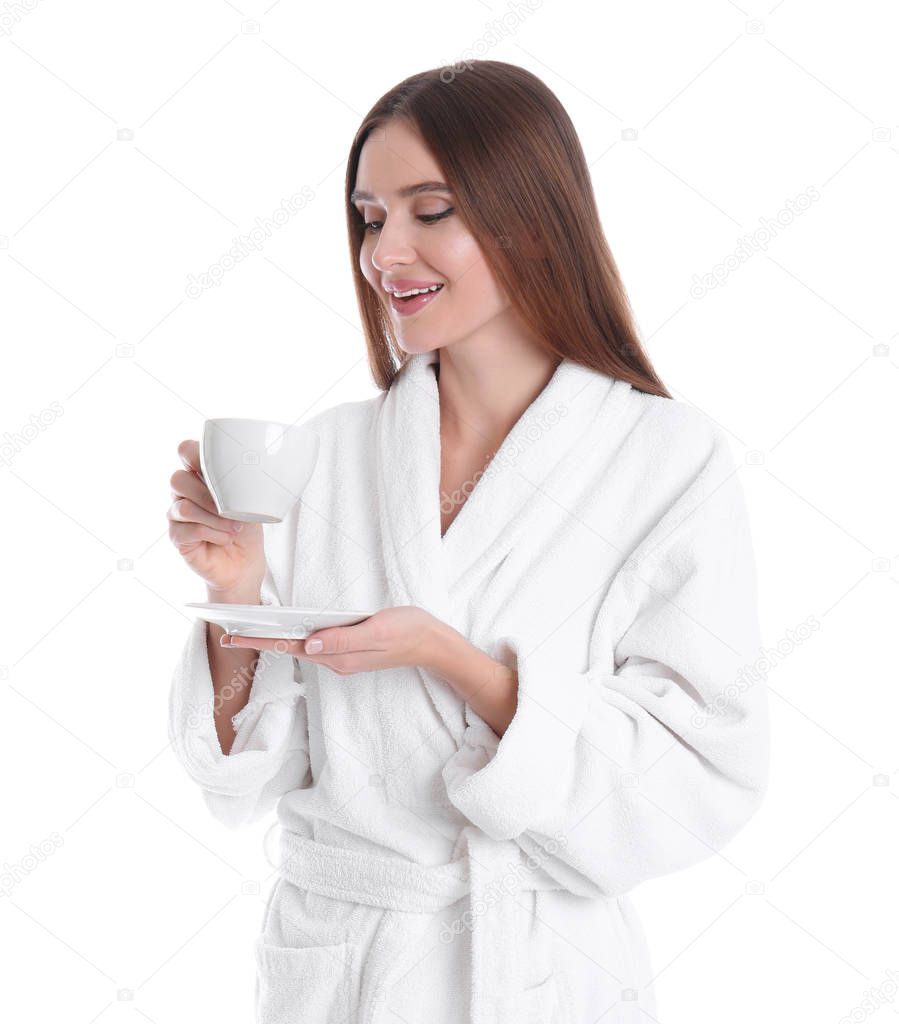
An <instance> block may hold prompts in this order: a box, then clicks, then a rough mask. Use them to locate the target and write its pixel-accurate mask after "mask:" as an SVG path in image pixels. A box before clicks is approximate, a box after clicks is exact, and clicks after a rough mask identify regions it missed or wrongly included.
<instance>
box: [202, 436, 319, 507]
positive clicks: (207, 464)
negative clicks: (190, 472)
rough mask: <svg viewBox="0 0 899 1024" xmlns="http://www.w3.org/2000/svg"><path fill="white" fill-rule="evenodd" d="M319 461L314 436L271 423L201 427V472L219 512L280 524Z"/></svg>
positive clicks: (298, 498) (316, 440)
mask: <svg viewBox="0 0 899 1024" xmlns="http://www.w3.org/2000/svg"><path fill="white" fill-rule="evenodd" d="M317 458H318V434H316V433H315V432H314V431H312V430H309V429H307V428H306V427H302V426H288V425H286V424H284V423H275V422H273V421H272V420H251V419H214V420H206V421H205V422H204V423H203V436H202V439H201V440H200V471H201V475H202V477H203V480H204V482H205V484H206V486H207V487H208V488H209V491H210V493H211V494H212V497H213V500H214V501H215V506H216V508H217V509H218V514H219V515H220V516H222V517H223V518H225V519H238V520H240V521H241V522H243V523H280V522H281V521H282V520H283V519H284V518H285V517H286V516H287V514H288V512H289V511H290V510H291V508H293V506H294V505H295V504H296V503H297V502H298V501H299V500H300V495H301V494H302V492H303V488H304V487H305V486H306V484H307V483H308V482H309V478H310V477H311V476H312V470H313V469H314V467H315V461H316V459H317Z"/></svg>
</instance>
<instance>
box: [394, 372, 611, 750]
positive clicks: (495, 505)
mask: <svg viewBox="0 0 899 1024" xmlns="http://www.w3.org/2000/svg"><path fill="white" fill-rule="evenodd" d="M437 359H438V356H437V353H436V352H427V353H418V354H416V355H413V356H411V357H410V358H409V360H408V361H407V362H406V364H405V365H404V366H403V368H402V369H401V370H400V372H399V373H398V375H397V377H396V378H395V380H394V381H393V383H392V385H391V387H390V390H389V391H388V392H387V394H386V396H385V399H384V402H383V404H382V406H381V409H380V414H379V418H378V423H377V458H378V512H379V516H380V520H381V524H380V525H381V539H382V544H383V554H384V567H385V572H386V577H387V579H386V582H387V588H388V592H389V593H390V596H391V599H392V601H393V602H394V604H395V605H401V604H413V605H416V606H418V607H421V608H424V609H426V610H427V611H429V612H430V613H431V614H432V615H434V616H435V617H436V618H438V619H441V620H442V621H444V622H446V623H448V624H449V625H451V626H452V627H453V628H454V629H458V630H459V631H460V632H461V633H463V635H466V636H469V637H470V638H471V639H472V642H478V637H479V632H480V631H479V630H478V629H477V624H476V623H473V622H472V621H471V620H470V618H469V619H468V620H463V618H462V615H463V614H468V615H469V616H471V614H472V611H473V610H472V609H471V608H469V607H468V602H467V601H465V600H462V599H459V600H455V599H453V597H452V596H451V595H452V594H453V592H454V591H455V590H456V589H460V590H461V591H464V590H465V582H466V578H467V577H468V576H470V575H477V574H478V573H479V572H480V571H484V570H485V569H486V570H488V571H492V569H493V568H494V567H498V566H499V565H500V564H501V562H502V560H503V559H504V557H505V556H506V554H508V552H509V551H510V550H511V549H512V547H513V546H514V545H515V544H516V543H526V540H527V535H528V533H529V531H530V530H537V531H538V533H539V530H540V523H541V522H542V523H543V529H544V530H545V529H546V503H547V501H549V502H550V504H551V503H552V497H551V496H549V497H548V496H547V495H548V493H549V491H548V489H550V488H551V489H553V490H554V489H555V486H556V485H557V484H558V482H559V477H560V476H561V475H562V474H565V473H572V472H574V473H577V472H578V471H581V472H582V471H583V467H582V466H573V465H572V464H571V463H572V454H573V453H574V452H575V451H576V450H577V449H578V448H579V447H580V448H583V446H584V444H585V443H587V441H588V437H589V433H590V431H589V426H590V424H591V423H592V422H593V421H594V420H595V419H596V417H597V415H598V411H599V407H600V405H601V404H602V399H603V398H604V397H605V395H606V393H607V392H608V389H609V388H610V386H611V385H612V384H613V383H614V381H613V379H612V378H611V377H607V376H605V375H603V374H601V373H598V372H597V371H595V370H592V369H589V368H587V367H583V366H580V365H579V364H577V363H573V362H571V361H569V360H563V361H562V362H561V363H560V364H559V366H558V367H557V368H556V372H555V373H554V375H553V376H552V378H551V379H550V381H549V382H548V383H547V385H546V387H545V388H544V389H543V390H542V391H541V392H540V394H539V395H538V396H537V397H536V398H535V399H534V401H533V402H532V403H531V405H530V406H529V407H528V408H527V409H526V410H525V412H524V413H523V414H522V416H521V417H520V418H519V420H518V421H517V422H516V423H515V424H514V426H513V427H512V429H511V431H510V432H509V434H508V436H507V437H506V439H505V442H504V443H503V445H502V447H501V448H500V450H499V451H498V452H496V453H495V455H494V456H493V458H492V459H491V461H490V463H489V464H488V466H487V467H486V469H485V470H484V472H483V474H482V475H481V476H480V477H479V478H478V480H477V483H476V484H475V486H474V489H473V490H472V491H471V493H470V495H469V497H468V499H467V500H466V501H465V503H464V504H463V506H462V508H461V509H460V510H459V511H458V513H457V514H456V517H455V519H454V520H453V522H452V524H451V525H450V528H449V529H448V530H447V533H446V536H445V537H441V535H440V500H441V495H440V405H439V393H438V387H437V379H436V375H435V369H436V363H437ZM559 511H560V512H561V513H562V514H567V512H566V510H564V509H560V510H559ZM550 518H552V517H550ZM505 589H506V588H504V590H505ZM512 597H513V595H511V594H509V593H508V592H504V593H503V594H496V597H495V600H496V601H509V600H510V599H512ZM493 612H494V609H493V608H488V607H482V608H479V609H474V614H475V615H476V616H477V618H478V619H479V620H480V621H483V622H488V621H490V619H491V618H492V615H493ZM418 671H419V674H420V675H421V678H422V681H423V683H424V685H425V687H426V689H427V691H428V693H429V695H430V697H431V699H432V701H433V702H434V706H435V708H436V709H437V712H438V713H439V714H440V716H441V718H442V719H443V721H444V722H445V724H446V726H447V728H448V729H449V731H450V734H451V735H452V736H453V738H454V740H455V741H456V743H457V745H460V744H461V742H462V735H463V732H464V729H465V705H464V702H463V701H462V700H460V698H459V697H458V696H457V695H456V694H455V691H453V690H452V688H451V687H450V686H449V685H448V684H447V683H446V682H445V681H444V680H443V679H441V678H440V677H438V676H436V675H435V674H433V673H432V672H430V671H429V670H427V669H424V668H419V670H418Z"/></svg>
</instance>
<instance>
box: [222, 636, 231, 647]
mask: <svg viewBox="0 0 899 1024" xmlns="http://www.w3.org/2000/svg"><path fill="white" fill-rule="evenodd" d="M219 643H220V644H221V645H222V647H230V646H231V637H230V636H229V634H228V633H222V636H221V639H220V640H219Z"/></svg>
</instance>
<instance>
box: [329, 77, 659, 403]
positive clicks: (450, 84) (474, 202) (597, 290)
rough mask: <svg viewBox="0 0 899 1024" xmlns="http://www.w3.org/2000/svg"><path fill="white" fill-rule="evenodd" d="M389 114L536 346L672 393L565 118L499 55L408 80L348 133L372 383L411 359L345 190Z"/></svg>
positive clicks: (641, 386)
mask: <svg viewBox="0 0 899 1024" xmlns="http://www.w3.org/2000/svg"><path fill="white" fill-rule="evenodd" d="M393 117H399V118H404V119H405V120H406V122H407V123H408V124H409V125H410V126H411V127H412V128H413V129H414V130H416V131H417V132H418V134H419V135H420V136H421V137H422V139H423V141H424V144H425V145H426V146H427V147H428V149H429V150H430V151H431V153H432V154H433V156H434V159H435V160H436V161H437V163H438V164H439V165H440V167H441V168H442V170H443V172H444V178H445V180H446V183H447V184H448V185H449V186H450V188H451V189H452V190H453V193H454V205H455V207H456V210H457V212H458V213H459V215H460V216H461V217H462V219H463V222H464V223H465V224H466V226H467V227H468V229H469V230H470V231H471V233H472V235H473V236H474V237H475V239H476V241H477V242H478V244H479V246H480V247H481V250H482V252H483V254H484V259H485V260H486V261H487V264H488V265H489V267H490V269H491V271H492V273H493V275H494V277H495V278H496V281H497V283H498V285H499V286H500V288H502V289H503V291H504V292H505V294H506V295H507V296H508V298H509V301H510V303H511V305H512V307H513V309H515V310H516V311H517V312H518V314H519V316H520V317H521V318H522V319H523V320H524V321H525V323H527V324H528V326H529V327H530V328H531V329H532V330H534V331H535V333H536V334H537V335H538V336H539V338H540V343H541V344H542V346H543V348H545V350H546V351H547V352H549V353H553V354H555V355H556V356H557V357H559V358H560V359H562V358H565V359H569V360H571V361H573V362H575V363H579V364H581V365H582V366H587V367H590V368H592V369H595V370H598V371H599V372H601V373H604V374H606V375H608V376H610V377H614V378H617V379H620V380H625V381H628V382H629V383H630V384H631V385H632V386H633V387H634V388H636V389H637V390H638V391H644V392H646V393H648V394H653V395H660V396H662V397H664V398H671V395H670V394H669V393H668V391H667V390H666V389H665V386H664V384H662V382H661V380H660V379H659V377H658V376H657V375H656V372H655V370H654V369H653V367H652V364H651V363H650V361H649V358H648V356H647V355H646V353H645V352H644V351H643V347H642V344H641V342H640V339H639V336H638V334H637V329H636V326H635V325H634V320H633V313H632V311H631V307H630V303H629V301H628V297H627V293H626V292H625V290H624V286H623V284H622V283H621V278H620V276H619V274H618V268H617V267H616V265H615V261H614V259H613V257H612V254H611V252H610V251H609V246H608V243H607V242H606V238H605V235H604V234H603V230H602V226H601V224H600V221H599V213H598V211H597V209H596V199H595V197H594V194H593V185H592V181H591V179H590V172H589V169H588V167H587V162H586V159H585V158H584V152H583V149H582V148H581V144H580V141H579V139H578V137H577V134H576V132H575V130H574V125H573V124H572V123H571V119H570V118H569V116H568V114H567V113H566V112H565V109H564V108H563V107H562V104H561V103H560V102H559V100H558V98H557V97H556V96H555V94H554V93H553V92H552V91H551V90H550V89H549V88H548V87H547V86H546V85H545V84H544V83H543V82H542V81H541V80H540V79H539V78H537V77H536V75H533V74H531V73H530V72H529V71H527V70H525V69H524V68H521V67H518V66H516V65H514V64H506V63H503V62H501V61H495V60H473V61H466V62H465V64H464V65H458V66H456V67H454V68H447V67H444V68H434V69H432V70H430V71H423V72H421V73H419V74H416V75H412V76H411V77H410V78H407V79H405V81H402V82H400V83H399V85H397V86H395V87H394V88H393V89H391V90H390V91H389V92H387V93H385V94H384V95H383V96H382V97H381V98H380V99H379V100H378V101H377V102H376V103H375V105H374V106H373V107H372V109H371V110H370V111H369V113H368V114H367V115H366V116H365V118H364V120H363V122H362V124H361V125H360V127H359V130H358V131H357V132H356V137H355V138H354V139H353V144H352V147H351V149H350V155H349V160H348V162H347V172H346V204H347V227H348V232H349V241H350V256H351V259H352V264H353V277H354V282H355V286H356V297H357V300H358V303H359V310H360V315H361V318H362V324H363V328H364V331H365V340H366V345H367V347H368V360H369V366H370V368H371V372H372V376H373V377H374V380H375V383H376V384H377V386H378V387H379V388H380V389H381V390H383V391H386V390H387V389H388V388H389V387H390V384H391V382H392V381H393V378H394V377H395V376H396V373H397V371H398V369H399V367H401V366H402V365H403V364H404V362H405V361H406V359H407V358H408V356H407V353H405V352H403V351H402V349H400V348H399V346H398V345H397V343H396V338H395V337H394V334H393V328H392V325H391V322H390V318H389V316H388V315H387V313H386V311H385V309H384V306H383V304H382V302H381V300H380V299H379V297H378V296H377V295H375V293H374V291H373V289H372V287H371V285H369V283H368V281H367V280H366V279H365V277H364V275H363V273H362V270H361V268H360V266H359V251H360V247H361V245H362V242H363V237H364V229H363V217H362V216H361V214H360V213H359V211H358V210H357V209H356V207H355V206H354V205H353V203H352V201H351V198H350V197H351V194H352V191H353V189H354V188H355V182H356V170H357V167H358V164H359V154H360V151H361V149H362V146H363V144H364V142H365V140H366V139H367V138H368V136H369V134H370V133H371V132H372V131H373V130H374V129H376V128H378V127H381V126H383V124H384V123H385V122H386V121H387V120H388V119H389V118H393ZM395 359H396V360H397V361H398V365H397V363H395V362H394V360H395Z"/></svg>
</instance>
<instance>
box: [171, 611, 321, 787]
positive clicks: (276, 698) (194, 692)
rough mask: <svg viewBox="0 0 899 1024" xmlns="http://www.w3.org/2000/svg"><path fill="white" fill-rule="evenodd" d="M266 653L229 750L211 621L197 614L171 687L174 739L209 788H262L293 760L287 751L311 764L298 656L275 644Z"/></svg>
mask: <svg viewBox="0 0 899 1024" xmlns="http://www.w3.org/2000/svg"><path fill="white" fill-rule="evenodd" d="M260 659H261V660H260V661H259V662H258V664H257V667H256V671H255V674H254V676H253V682H252V686H251V689H250V696H249V700H248V702H247V704H246V705H245V706H244V707H243V708H241V710H240V711H239V712H238V713H237V714H236V715H234V716H233V717H232V719H231V722H232V724H233V726H234V728H235V730H236V735H235V738H234V743H233V745H232V747H231V752H230V753H229V754H225V753H223V752H222V749H221V745H220V743H219V739H218V734H217V732H216V729H215V717H214V710H215V707H216V696H215V691H214V689H213V685H212V676H211V673H210V669H209V658H208V652H207V647H206V622H205V620H203V619H197V620H196V621H195V622H194V623H193V625H192V627H191V630H190V633H189V634H188V638H187V642H186V643H185V645H184V648H183V650H182V654H181V658H180V661H179V663H178V665H177V668H176V670H175V675H174V678H173V680H172V687H171V691H170V701H169V739H170V741H171V743H172V747H173V749H174V751H175V754H176V756H177V757H178V759H179V760H180V761H181V763H182V764H183V765H184V767H185V769H186V770H187V772H188V774H189V775H190V776H191V778H192V779H193V780H194V781H195V782H197V783H198V784H199V785H200V786H201V787H202V788H203V789H204V790H205V791H208V792H211V793H219V794H225V795H229V796H239V795H248V794H252V793H256V792H258V791H260V790H261V789H262V787H263V786H264V785H265V784H266V783H268V782H269V781H270V780H271V779H272V778H273V777H274V776H275V775H276V774H278V772H279V771H280V770H283V769H285V768H286V767H287V764H286V762H288V761H289V760H290V757H289V755H291V754H293V755H295V759H297V761H298V764H297V765H294V766H293V767H294V768H297V767H298V766H299V762H306V763H308V749H307V740H306V739H305V732H306V731H305V728H299V727H298V726H299V724H300V723H299V722H298V714H297V713H298V711H300V710H302V711H303V715H302V718H303V723H305V707H302V708H301V707H300V706H299V705H298V702H299V701H301V700H303V699H304V695H305V694H304V691H305V687H304V686H303V684H302V683H301V682H300V681H299V671H298V666H297V663H296V659H295V658H294V657H293V656H292V655H289V654H279V653H277V652H274V651H262V652H260ZM236 683H237V684H239V683H240V679H237V680H236ZM301 774H302V773H301ZM298 782H299V777H298V778H297V783H298Z"/></svg>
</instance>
